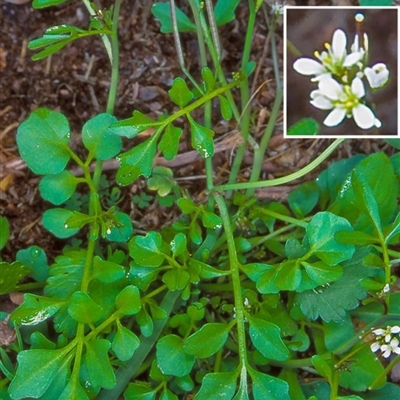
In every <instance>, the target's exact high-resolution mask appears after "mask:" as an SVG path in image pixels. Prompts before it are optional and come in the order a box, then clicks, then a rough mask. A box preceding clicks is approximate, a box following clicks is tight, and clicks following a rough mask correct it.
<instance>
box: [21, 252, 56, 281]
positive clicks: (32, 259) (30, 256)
mask: <svg viewBox="0 0 400 400" xmlns="http://www.w3.org/2000/svg"><path fill="white" fill-rule="evenodd" d="M16 260H17V261H19V262H21V263H22V264H24V265H25V266H26V267H28V268H29V269H30V270H31V273H32V277H33V279H35V281H37V282H44V281H45V280H46V279H47V278H48V276H49V266H48V264H47V256H46V253H45V252H44V251H43V250H42V249H41V248H40V247H38V246H31V247H28V248H27V249H25V250H19V251H18V252H17V255H16Z"/></svg>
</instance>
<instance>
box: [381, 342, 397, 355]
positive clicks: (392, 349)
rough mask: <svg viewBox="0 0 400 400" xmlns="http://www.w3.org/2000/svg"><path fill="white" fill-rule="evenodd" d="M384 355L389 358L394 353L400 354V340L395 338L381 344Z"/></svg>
mask: <svg viewBox="0 0 400 400" xmlns="http://www.w3.org/2000/svg"><path fill="white" fill-rule="evenodd" d="M381 351H382V352H383V354H382V356H383V357H385V358H388V357H389V356H390V355H391V354H392V353H396V354H400V347H399V340H398V339H397V338H393V339H392V340H391V341H390V343H389V344H383V345H382V346H381Z"/></svg>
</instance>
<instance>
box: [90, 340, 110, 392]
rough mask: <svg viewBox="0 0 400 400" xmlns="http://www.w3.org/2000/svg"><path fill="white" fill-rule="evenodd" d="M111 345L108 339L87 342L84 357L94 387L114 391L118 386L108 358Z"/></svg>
mask: <svg viewBox="0 0 400 400" xmlns="http://www.w3.org/2000/svg"><path fill="white" fill-rule="evenodd" d="M110 347H111V343H110V342H109V341H108V340H106V339H95V340H91V341H87V342H86V354H85V355H84V357H85V361H86V367H87V370H88V374H89V377H90V383H91V385H93V386H97V387H103V388H105V389H112V388H113V387H114V386H115V384H116V378H115V374H114V370H113V369H112V367H111V364H110V359H109V357H108V350H109V349H110Z"/></svg>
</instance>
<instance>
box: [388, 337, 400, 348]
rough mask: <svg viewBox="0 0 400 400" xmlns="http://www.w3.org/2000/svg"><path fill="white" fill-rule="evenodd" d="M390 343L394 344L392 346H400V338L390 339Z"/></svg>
mask: <svg viewBox="0 0 400 400" xmlns="http://www.w3.org/2000/svg"><path fill="white" fill-rule="evenodd" d="M390 345H391V346H392V348H395V347H399V339H397V338H395V337H394V338H393V339H392V340H391V341H390Z"/></svg>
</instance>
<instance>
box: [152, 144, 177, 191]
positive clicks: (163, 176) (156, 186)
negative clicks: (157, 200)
mask: <svg viewBox="0 0 400 400" xmlns="http://www.w3.org/2000/svg"><path fill="white" fill-rule="evenodd" d="M161 141H162V139H161ZM147 187H148V188H149V189H150V190H157V194H158V195H159V196H161V197H164V196H167V195H168V194H169V193H170V192H171V191H172V189H173V187H174V174H173V172H172V170H171V169H170V168H166V167H162V166H157V167H155V168H154V169H153V174H152V176H151V178H149V180H148V181H147Z"/></svg>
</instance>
